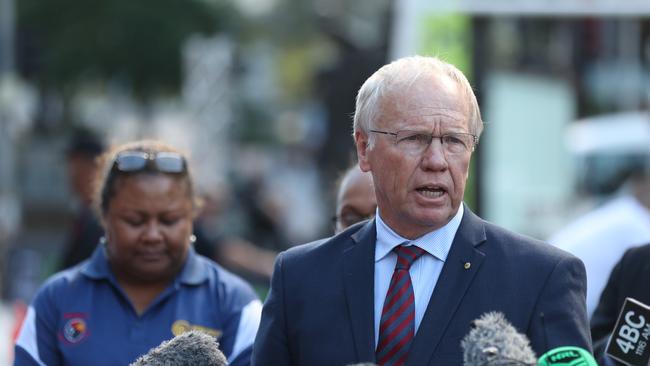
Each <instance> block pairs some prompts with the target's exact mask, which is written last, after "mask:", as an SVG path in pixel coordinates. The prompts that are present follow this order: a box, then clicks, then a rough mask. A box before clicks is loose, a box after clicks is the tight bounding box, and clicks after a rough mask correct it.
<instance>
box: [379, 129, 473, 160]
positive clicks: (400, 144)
mask: <svg viewBox="0 0 650 366" xmlns="http://www.w3.org/2000/svg"><path fill="white" fill-rule="evenodd" d="M370 132H374V133H379V134H383V135H391V136H395V145H396V146H397V148H399V149H400V150H401V151H404V152H405V153H408V154H411V155H419V154H422V153H423V152H424V151H425V150H426V149H427V147H429V145H431V141H433V139H434V138H436V139H440V144H441V145H442V148H443V151H444V152H445V153H447V154H452V155H453V154H463V153H466V152H468V151H474V149H475V148H476V145H477V144H478V137H477V136H476V135H472V134H471V133H463V132H452V133H445V134H443V135H440V136H436V135H433V134H430V133H426V132H422V131H410V130H402V131H397V132H387V131H378V130H370Z"/></svg>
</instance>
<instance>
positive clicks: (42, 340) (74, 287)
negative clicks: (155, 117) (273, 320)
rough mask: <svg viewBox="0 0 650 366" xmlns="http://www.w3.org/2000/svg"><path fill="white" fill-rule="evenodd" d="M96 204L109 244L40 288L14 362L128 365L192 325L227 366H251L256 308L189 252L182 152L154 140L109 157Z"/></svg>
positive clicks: (244, 289)
mask: <svg viewBox="0 0 650 366" xmlns="http://www.w3.org/2000/svg"><path fill="white" fill-rule="evenodd" d="M97 207H98V212H99V213H100V216H101V219H102V222H103V225H104V228H105V231H106V236H105V239H104V240H103V241H102V243H101V244H100V245H99V246H98V247H97V248H96V250H95V252H94V253H93V255H92V257H91V258H90V259H88V260H86V261H84V262H82V263H81V264H79V265H77V266H75V267H73V268H70V269H68V270H66V271H63V272H61V273H58V274H56V275H54V276H53V277H52V278H50V279H49V280H48V281H47V282H46V283H45V284H44V285H43V287H42V288H41V289H40V290H39V292H38V294H37V295H36V298H35V299H34V301H33V303H32V304H31V305H30V307H29V310H28V312H27V316H26V319H25V322H24V324H23V327H22V329H21V332H20V335H19V337H18V340H17V343H16V349H15V361H14V365H19V366H20V365H49V366H53V365H71V366H72V365H128V364H129V363H131V362H133V361H134V360H135V359H136V358H138V356H140V355H142V354H145V353H146V352H147V351H148V350H150V349H151V348H153V347H155V346H157V345H159V344H160V343H161V342H162V341H164V340H167V339H170V338H173V337H174V335H178V334H180V333H182V332H184V331H187V330H191V329H198V330H202V331H204V332H207V333H209V334H212V335H214V336H215V337H216V338H217V339H218V341H219V343H220V348H221V350H222V352H223V353H224V354H225V355H226V357H228V361H229V363H230V365H234V366H237V365H248V364H249V360H250V352H251V347H252V344H253V340H254V337H255V333H256V331H257V327H258V325H259V318H260V311H261V303H260V301H259V300H258V299H257V297H256V295H255V294H254V292H253V291H252V289H251V288H250V286H248V285H247V284H246V283H245V282H244V281H242V280H241V279H240V278H238V277H236V276H235V275H233V274H231V273H229V272H227V271H225V270H224V269H223V268H221V267H219V266H218V265H217V264H215V263H214V262H212V261H210V260H208V259H206V258H204V257H202V256H200V255H198V254H196V253H195V251H194V249H193V248H192V245H191V242H192V238H193V235H192V220H193V218H194V215H195V212H196V205H195V196H194V190H193V187H192V177H191V175H190V171H189V168H188V164H187V160H186V158H185V157H184V156H183V154H181V153H180V152H179V151H178V150H176V149H174V148H173V147H171V146H168V145H165V144H163V143H160V142H156V141H137V142H133V143H130V144H126V145H123V146H120V147H118V148H117V149H114V150H112V151H111V152H109V153H107V154H106V155H105V156H104V158H103V170H102V176H101V177H100V178H99V179H98V184H97Z"/></svg>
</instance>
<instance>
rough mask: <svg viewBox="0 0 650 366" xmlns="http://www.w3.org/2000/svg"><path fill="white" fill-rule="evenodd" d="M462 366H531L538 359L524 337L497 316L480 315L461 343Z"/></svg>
mask: <svg viewBox="0 0 650 366" xmlns="http://www.w3.org/2000/svg"><path fill="white" fill-rule="evenodd" d="M461 348H462V349H463V365H464V366H497V365H513V366H515V365H520V366H534V365H536V360H537V357H536V356H535V352H533V350H532V348H531V347H530V341H529V340H528V338H526V336H525V335H523V334H521V333H519V332H517V330H516V329H515V327H514V326H513V325H512V324H510V322H508V321H507V320H506V318H505V316H504V315H503V313H500V312H490V313H485V314H483V315H482V316H481V317H480V318H478V319H476V320H474V321H473V322H472V330H471V331H470V332H469V333H468V334H467V335H466V336H465V338H463V340H462V341H461Z"/></svg>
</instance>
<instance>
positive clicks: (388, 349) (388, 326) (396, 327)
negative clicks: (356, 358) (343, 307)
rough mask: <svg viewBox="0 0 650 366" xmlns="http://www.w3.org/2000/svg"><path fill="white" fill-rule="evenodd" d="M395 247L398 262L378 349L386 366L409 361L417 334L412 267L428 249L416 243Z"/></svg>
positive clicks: (386, 304) (378, 356)
mask: <svg viewBox="0 0 650 366" xmlns="http://www.w3.org/2000/svg"><path fill="white" fill-rule="evenodd" d="M393 250H394V251H395V253H397V263H395V271H394V272H393V277H392V278H391V279H390V286H389V287H388V293H387V294H386V300H384V308H383V310H382V312H381V322H380V323H379V342H378V343H377V350H376V351H375V355H376V358H377V363H378V364H380V365H382V366H401V365H404V363H405V362H406V357H407V356H408V351H409V347H410V346H411V340H413V335H414V334H415V321H414V319H415V297H414V295H413V285H411V276H410V275H409V268H411V264H413V262H415V260H416V259H418V258H420V256H421V255H422V254H424V253H425V252H424V250H423V249H421V248H419V247H417V246H415V245H411V246H403V245H400V246H398V247H395V249H393Z"/></svg>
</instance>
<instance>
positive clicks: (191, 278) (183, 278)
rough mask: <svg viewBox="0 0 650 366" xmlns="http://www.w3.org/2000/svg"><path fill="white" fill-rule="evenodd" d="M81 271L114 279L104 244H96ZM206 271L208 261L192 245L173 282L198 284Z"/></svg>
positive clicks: (206, 274)
mask: <svg viewBox="0 0 650 366" xmlns="http://www.w3.org/2000/svg"><path fill="white" fill-rule="evenodd" d="M81 273H82V274H84V275H86V276H88V277H90V278H93V279H108V280H114V279H115V276H114V275H113V272H112V271H111V266H110V265H109V263H108V258H107V257H106V246H105V244H100V245H98V246H97V248H96V249H95V251H94V252H93V255H92V256H91V257H90V260H88V261H87V262H85V263H84V264H82V268H81ZM208 273H209V265H208V262H207V261H206V260H205V259H203V258H201V257H200V256H199V255H197V254H196V251H195V250H194V247H190V249H189V251H188V253H187V260H186V261H185V265H184V266H183V269H182V270H181V273H180V274H179V275H178V276H176V279H175V280H174V282H179V283H181V284H184V285H199V284H201V283H203V282H204V281H206V280H207V279H208Z"/></svg>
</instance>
